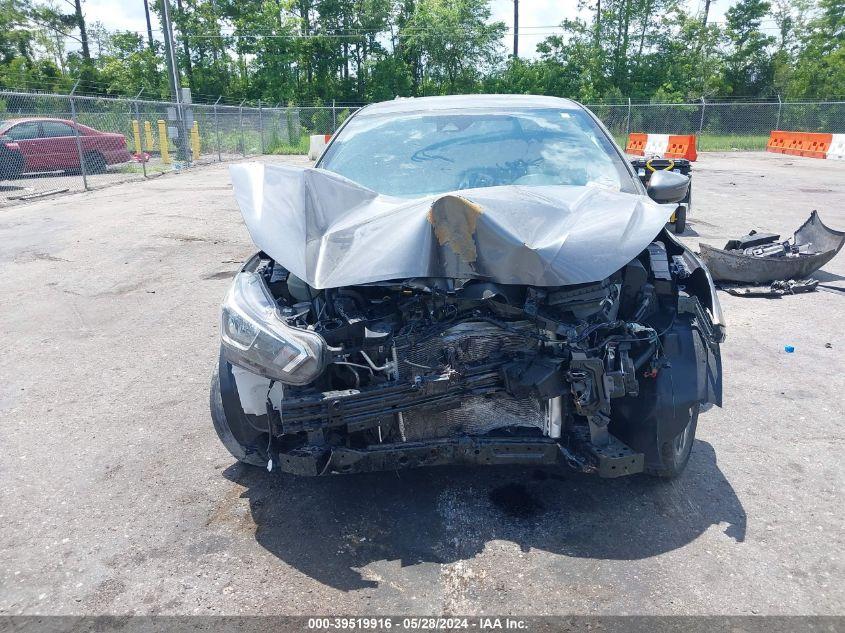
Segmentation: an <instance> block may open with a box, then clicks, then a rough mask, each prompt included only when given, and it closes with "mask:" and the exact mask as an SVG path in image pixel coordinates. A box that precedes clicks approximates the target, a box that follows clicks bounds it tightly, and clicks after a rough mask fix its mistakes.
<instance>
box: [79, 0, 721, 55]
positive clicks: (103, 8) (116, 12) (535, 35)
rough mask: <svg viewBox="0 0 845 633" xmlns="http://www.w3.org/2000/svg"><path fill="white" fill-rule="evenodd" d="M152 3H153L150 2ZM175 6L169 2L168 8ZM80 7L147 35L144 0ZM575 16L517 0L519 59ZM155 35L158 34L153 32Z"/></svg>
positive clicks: (550, 1)
mask: <svg viewBox="0 0 845 633" xmlns="http://www.w3.org/2000/svg"><path fill="white" fill-rule="evenodd" d="M734 1H735V0H713V3H712V5H711V7H710V15H711V19H712V20H714V21H721V20H723V19H724V14H725V11H726V10H727V9H728V7H730V5H731V4H733V2H734ZM687 3H688V5H689V7H690V8H691V9H692V10H697V9H699V8H700V7H701V3H702V2H701V0H687ZM150 4H153V0H150ZM174 4H175V3H174V2H171V6H173V5H174ZM83 8H84V11H85V18H86V21H87V22H89V23H92V22H96V21H99V22H102V23H103V25H104V26H105V27H106V28H108V29H110V30H117V29H119V30H129V31H137V32H139V33H145V32H146V29H147V27H146V23H145V21H144V2H143V0H84V2H83ZM491 8H492V9H493V19H494V20H501V21H502V22H504V23H505V24H507V26H508V28H509V29H510V28H512V27H513V0H492V2H491ZM577 15H578V2H577V0H519V29H520V36H519V54H520V56H521V57H534V56H535V55H536V50H535V48H536V46H537V43H538V42H540V41H541V40H543V39H544V38H545V37H547V36H548V35H550V34H551V32H552V28H550V27H554V26H556V25H558V24H560V23H561V21H563V20H564V19H566V18H574V17H576V16H577ZM153 28H154V29H155V28H158V20H156V17H155V14H153ZM153 34H154V35H159V34H157V33H155V32H154V33H153ZM505 46H506V51H507V52H508V53H511V52H512V49H513V32H512V31H511V32H509V33H508V35H507V36H506V37H505Z"/></svg>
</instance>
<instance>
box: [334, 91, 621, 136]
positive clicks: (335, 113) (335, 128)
mask: <svg viewBox="0 0 845 633" xmlns="http://www.w3.org/2000/svg"><path fill="white" fill-rule="evenodd" d="M628 103H630V100H629V101H628ZM336 131H337V109H336V108H335V100H334V99H332V134H334V133H335V132H336Z"/></svg>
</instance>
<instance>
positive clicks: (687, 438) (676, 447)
mask: <svg viewBox="0 0 845 633" xmlns="http://www.w3.org/2000/svg"><path fill="white" fill-rule="evenodd" d="M698 411H699V405H695V406H694V407H691V408H690V410H689V421H688V422H687V424H686V426H685V427H684V428H683V429H682V430H681V432H680V433H678V434H677V435H676V436H675V437H673V438H671V439H670V440H668V441H665V442H663V443H662V444H661V445H660V447H659V450H658V454H659V457H660V465H659V466H650V467H647V468H646V472H647V473H648V474H649V475H654V476H655V477H665V478H668V479H671V478H672V477H677V476H678V475H680V474H681V473H682V472H684V468H686V467H687V462H689V457H690V454H691V453H692V445H693V444H694V443H695V431H696V428H697V427H698Z"/></svg>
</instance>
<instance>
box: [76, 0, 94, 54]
mask: <svg viewBox="0 0 845 633" xmlns="http://www.w3.org/2000/svg"><path fill="white" fill-rule="evenodd" d="M75 5H76V25H77V26H78V27H79V40H80V42H81V44H82V59H83V60H84V61H85V63H86V64H90V63H91V50H90V49H89V48H88V31H87V30H86V28H85V16H84V15H82V0H76V2H75Z"/></svg>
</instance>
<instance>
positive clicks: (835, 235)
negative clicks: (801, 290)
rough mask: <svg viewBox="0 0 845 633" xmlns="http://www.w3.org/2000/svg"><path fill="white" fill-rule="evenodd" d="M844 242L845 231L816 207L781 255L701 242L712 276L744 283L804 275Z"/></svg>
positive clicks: (826, 260) (716, 278)
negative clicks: (827, 221)
mask: <svg viewBox="0 0 845 633" xmlns="http://www.w3.org/2000/svg"><path fill="white" fill-rule="evenodd" d="M729 244H730V243H729ZM843 245H845V232H842V231H834V230H833V229H831V228H828V227H827V226H825V225H824V223H823V222H822V221H821V218H819V214H818V213H816V212H815V211H813V212H812V213H811V214H810V217H809V219H808V220H807V221H806V222H804V224H802V225H801V227H800V228H799V229H798V230H797V231H795V236H794V238H793V242H792V244H791V245H790V247H791V250H792V251H794V252H790V253H784V254H779V255H780V256H774V257H773V256H768V257H767V256H762V257H761V256H757V255H754V254H751V253H749V252H747V251H748V250H749V249H745V251H743V250H726V249H721V248H714V247H712V246H708V245H707V244H699V246H700V247H701V259H702V260H703V261H704V263H705V264H706V266H707V268H709V269H710V273H711V274H712V275H713V279H715V280H717V281H737V282H743V283H768V282H771V281H777V280H785V279H803V278H805V277H808V276H810V275H812V274H813V273H814V272H815V271H817V270H818V269H819V268H821V267H822V266H824V265H825V264H826V263H827V262H829V261H830V260H831V259H833V258H834V257H835V256H836V254H837V253H838V252H839V251H840V250H841V249H842V246H843ZM762 252H765V250H762V251H761V253H762Z"/></svg>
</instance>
